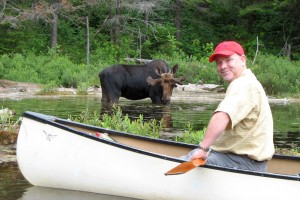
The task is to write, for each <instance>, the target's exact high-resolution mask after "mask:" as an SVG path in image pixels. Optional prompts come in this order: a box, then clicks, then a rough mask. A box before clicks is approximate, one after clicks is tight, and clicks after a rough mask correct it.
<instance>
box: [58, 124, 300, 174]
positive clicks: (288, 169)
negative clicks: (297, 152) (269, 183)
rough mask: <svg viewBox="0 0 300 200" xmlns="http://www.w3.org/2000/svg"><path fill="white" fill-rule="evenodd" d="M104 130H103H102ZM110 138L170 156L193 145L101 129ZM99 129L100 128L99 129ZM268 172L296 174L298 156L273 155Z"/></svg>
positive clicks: (77, 126)
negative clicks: (130, 135) (129, 135)
mask: <svg viewBox="0 0 300 200" xmlns="http://www.w3.org/2000/svg"><path fill="white" fill-rule="evenodd" d="M55 122H59V123H61V124H63V125H67V126H68V127H70V128H72V129H75V130H78V131H80V132H84V133H89V134H94V135H96V132H98V131H99V130H93V129H91V128H90V127H89V126H81V125H80V124H77V123H76V124H74V123H72V122H67V121H64V120H55ZM103 130H105V131H103ZM103 130H102V131H103V132H106V133H107V134H108V135H109V137H110V138H112V139H113V140H115V141H116V142H117V143H121V144H124V145H127V146H130V147H134V148H137V149H142V150H145V151H148V152H153V153H157V154H162V155H166V156H171V157H180V156H182V155H185V154H187V153H188V152H189V151H191V150H192V149H193V148H195V145H178V144H177V143H173V142H170V143H166V142H162V140H155V139H154V140H145V139H141V137H138V136H137V137H128V135H124V134H118V132H116V131H111V130H106V129H103ZM100 131H101V130H100ZM268 172H270V173H275V174H286V175H297V174H299V173H300V158H299V157H290V156H280V155H275V156H274V157H273V158H272V160H270V161H269V162H268Z"/></svg>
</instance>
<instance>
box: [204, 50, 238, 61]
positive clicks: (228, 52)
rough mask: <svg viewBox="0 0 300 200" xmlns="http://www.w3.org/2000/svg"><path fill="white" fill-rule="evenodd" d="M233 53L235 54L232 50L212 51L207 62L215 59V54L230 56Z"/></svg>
mask: <svg viewBox="0 0 300 200" xmlns="http://www.w3.org/2000/svg"><path fill="white" fill-rule="evenodd" d="M233 54H235V52H233V51H219V52H218V53H214V54H213V55H211V56H210V57H209V62H213V61H215V58H216V56H217V55H222V56H231V55H233Z"/></svg>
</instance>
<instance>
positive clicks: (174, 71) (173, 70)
mask: <svg viewBox="0 0 300 200" xmlns="http://www.w3.org/2000/svg"><path fill="white" fill-rule="evenodd" d="M178 68H179V66H178V64H176V65H174V66H173V68H172V74H176V72H177V70H178Z"/></svg>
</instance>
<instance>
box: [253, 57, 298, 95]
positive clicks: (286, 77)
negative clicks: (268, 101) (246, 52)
mask: <svg viewBox="0 0 300 200" xmlns="http://www.w3.org/2000/svg"><path fill="white" fill-rule="evenodd" d="M256 61H257V62H256V63H255V64H254V65H253V66H251V68H252V69H253V72H254V73H255V74H256V76H257V78H258V80H259V81H260V82H261V83H262V85H263V87H264V88H265V90H266V92H267V93H268V94H273V95H279V94H281V95H283V94H287V93H290V94H299V93H300V87H299V86H300V78H299V77H300V68H299V66H300V62H299V61H298V62H290V61H289V60H287V59H286V58H282V57H277V56H273V55H259V57H258V58H257V60H256Z"/></svg>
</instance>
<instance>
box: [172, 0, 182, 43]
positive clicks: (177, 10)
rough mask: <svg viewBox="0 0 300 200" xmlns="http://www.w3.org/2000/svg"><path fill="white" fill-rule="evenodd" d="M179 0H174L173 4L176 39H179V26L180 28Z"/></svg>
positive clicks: (180, 5)
mask: <svg viewBox="0 0 300 200" xmlns="http://www.w3.org/2000/svg"><path fill="white" fill-rule="evenodd" d="M181 7H182V4H181V0H176V1H175V5H174V14H175V19H174V24H175V28H176V33H175V36H176V40H177V41H179V39H180V28H181Z"/></svg>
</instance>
